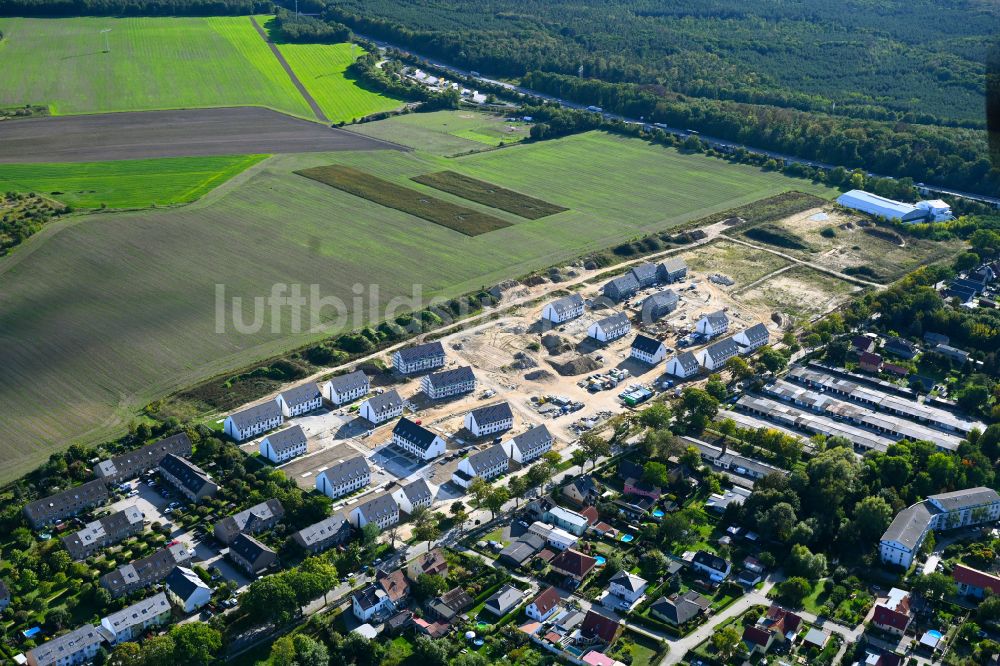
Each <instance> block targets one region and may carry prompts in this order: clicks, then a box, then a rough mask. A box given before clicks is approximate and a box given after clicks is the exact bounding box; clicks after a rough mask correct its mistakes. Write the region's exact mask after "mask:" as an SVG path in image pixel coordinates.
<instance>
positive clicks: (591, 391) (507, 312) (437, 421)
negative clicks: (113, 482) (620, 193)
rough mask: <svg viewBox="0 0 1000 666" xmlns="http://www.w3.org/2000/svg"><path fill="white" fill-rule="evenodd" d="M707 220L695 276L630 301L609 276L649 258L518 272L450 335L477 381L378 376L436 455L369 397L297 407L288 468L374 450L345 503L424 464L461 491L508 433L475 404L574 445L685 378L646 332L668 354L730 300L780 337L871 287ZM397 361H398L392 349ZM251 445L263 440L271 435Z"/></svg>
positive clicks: (423, 469) (693, 251)
mask: <svg viewBox="0 0 1000 666" xmlns="http://www.w3.org/2000/svg"><path fill="white" fill-rule="evenodd" d="M705 231H706V232H707V233H706V236H705V237H704V238H703V239H702V240H700V241H699V242H696V243H694V244H691V245H688V246H686V247H684V248H681V249H679V250H676V251H672V252H671V253H670V255H671V256H677V257H680V258H682V259H684V260H685V262H686V263H687V265H688V274H687V276H686V277H685V278H684V279H683V280H681V281H678V282H675V283H674V284H669V285H655V286H652V287H649V288H646V289H643V290H641V291H640V292H639V293H637V294H635V295H634V296H632V297H631V298H630V299H629V300H627V301H625V302H623V303H611V302H609V301H608V300H607V299H605V298H603V297H602V296H601V289H602V287H603V285H604V284H605V283H606V282H607V281H608V280H610V279H611V278H612V277H614V275H615V273H621V272H624V271H625V270H627V269H628V268H631V266H632V265H634V264H635V263H638V262H630V264H627V265H623V266H621V267H620V268H619V269H617V270H616V271H612V272H610V273H609V272H607V271H605V272H603V273H602V271H600V270H598V269H594V268H586V267H584V265H583V264H582V263H577V264H574V265H571V266H565V267H561V268H557V269H552V270H550V271H549V273H548V275H547V276H546V277H543V278H540V279H535V280H532V281H531V283H530V286H528V285H525V284H520V283H512V284H510V285H504V286H505V287H507V288H506V289H504V290H503V296H502V298H501V302H500V306H501V307H500V308H498V311H499V312H498V314H497V315H496V316H494V317H492V318H490V317H487V318H485V319H483V320H481V321H479V322H476V323H475V324H470V325H469V326H468V327H462V328H460V329H459V330H457V331H455V332H453V333H450V334H448V335H445V336H443V337H441V338H440V341H441V343H442V345H443V346H444V349H445V354H446V357H447V361H446V366H445V369H453V368H458V367H463V366H470V367H472V369H473V371H474V374H475V376H476V380H477V385H476V390H475V391H474V392H473V393H470V394H467V395H464V396H457V397H454V398H449V399H444V400H438V401H434V400H431V399H429V398H428V397H427V396H426V395H424V393H423V392H422V390H421V387H420V381H421V376H420V375H417V376H408V377H403V376H401V375H399V374H398V373H395V372H386V373H382V374H378V375H374V376H372V378H371V379H372V388H373V391H385V390H390V389H395V390H396V391H398V393H399V394H400V396H401V397H402V398H403V401H404V404H405V408H406V409H405V412H404V414H405V415H406V416H407V417H409V418H411V419H414V420H417V421H419V422H420V424H421V425H423V426H424V427H426V428H429V429H431V430H433V431H434V432H436V433H437V434H439V435H441V436H442V437H443V438H444V439H445V441H446V442H447V445H448V451H447V453H446V454H445V455H443V456H441V457H439V458H437V459H436V460H432V461H430V462H425V461H422V460H419V459H416V458H415V457H413V456H411V455H410V454H407V453H405V452H403V451H402V450H401V449H399V448H398V447H396V446H394V445H392V444H391V439H392V428H393V426H394V425H395V423H396V421H397V419H391V420H390V421H389V422H387V423H384V424H382V425H379V426H375V427H373V426H372V424H370V423H368V422H367V421H366V420H364V419H362V418H361V417H359V416H358V415H357V404H355V405H352V406H345V407H340V408H334V409H324V410H320V411H319V412H315V413H313V414H311V415H308V416H305V417H301V418H298V419H296V423H298V424H300V425H301V426H302V427H303V429H304V430H305V432H306V435H307V437H308V441H309V450H308V452H307V454H306V455H305V456H301V457H299V458H296V459H294V460H292V461H291V462H289V463H286V464H285V465H283V466H281V468H282V469H283V471H284V472H285V473H286V474H287V475H288V476H289V478H292V479H295V481H296V482H297V483H298V484H299V485H300V486H301V487H303V488H312V487H313V485H314V484H315V479H316V475H318V474H319V473H320V472H322V471H323V470H325V469H327V468H329V467H332V466H333V465H335V464H337V463H338V462H340V461H342V460H344V459H346V458H349V457H352V456H355V455H359V454H360V455H364V456H365V457H366V458H367V459H368V462H369V465H370V467H371V469H372V473H373V479H372V484H371V486H370V487H369V489H367V490H366V491H365V492H364V493H363V494H362V495H360V496H357V497H353V498H343V499H341V500H338V502H337V506H338V507H342V508H344V509H347V510H349V509H350V508H352V505H355V504H356V503H357V502H359V501H365V500H368V499H371V498H372V497H375V496H376V495H378V494H382V493H384V492H391V491H392V490H393V489H394V488H395V487H396V486H397V484H400V483H406V482H409V481H412V480H414V479H416V478H425V479H427V480H428V481H430V482H431V483H433V484H434V485H436V486H438V487H439V489H440V490H439V492H438V496H437V499H438V500H439V501H448V500H451V499H455V498H458V497H460V496H462V495H463V494H464V491H463V490H462V489H461V488H459V487H457V486H455V485H454V484H452V483H450V479H451V475H452V473H453V472H454V471H455V469H456V468H457V466H458V464H459V462H460V460H461V458H463V457H464V456H465V455H466V454H467V453H469V452H472V451H475V450H482V449H484V448H486V447H488V446H491V445H492V444H493V443H494V441H496V440H495V436H489V437H485V438H480V439H477V438H475V437H474V436H473V435H472V434H471V433H469V432H468V431H467V430H466V429H465V427H464V417H465V415H466V414H467V413H468V412H469V411H471V410H472V409H475V408H477V407H481V406H485V405H489V404H492V403H495V402H499V401H506V402H508V403H509V405H510V407H511V410H512V412H513V414H514V427H513V428H512V430H510V431H508V432H506V433H502V435H503V437H504V439H506V438H509V437H512V436H514V435H517V434H519V433H522V432H524V431H526V430H528V429H530V428H532V427H534V426H536V425H540V424H545V425H546V426H547V427H548V428H549V430H550V432H551V433H552V434H553V436H554V437H555V444H554V447H553V448H554V449H555V450H557V451H568V450H571V448H572V446H573V442H575V440H576V439H577V438H578V437H579V436H580V434H581V433H582V432H585V431H586V430H589V429H591V428H593V427H596V426H598V425H600V424H601V423H602V422H603V421H604V420H606V419H608V418H610V417H611V416H613V415H615V414H618V413H621V412H622V411H623V410H625V409H628V408H629V407H628V406H627V405H625V404H624V402H623V400H622V398H621V397H620V394H622V393H623V392H625V391H628V390H630V389H632V388H638V387H642V388H645V389H648V392H649V395H652V394H655V393H658V392H662V391H675V390H677V386H676V384H674V380H675V378H672V377H669V376H667V375H666V374H665V367H666V365H665V363H663V362H661V363H659V364H657V365H656V366H651V365H648V364H645V363H643V362H640V361H637V360H635V359H632V358H631V356H630V349H631V344H632V341H633V340H634V339H635V336H636V334H637V333H643V334H644V335H647V336H649V337H652V338H655V339H657V340H660V341H661V342H662V343H663V344H664V345H665V347H666V348H667V358H668V359H669V358H670V357H671V356H672V355H674V354H675V353H677V352H678V350H679V349H680V350H681V351H688V350H690V351H695V352H696V351H698V350H699V349H700V348H701V347H703V346H704V344H706V343H702V342H698V341H696V340H692V337H691V335H690V334H691V333H692V332H693V331H694V329H695V324H696V322H697V321H698V319H699V318H700V317H701V316H702V315H704V314H707V313H709V312H715V311H718V310H724V311H725V312H726V314H727V315H728V317H729V321H730V324H729V331H728V333H727V335H732V334H735V333H737V332H739V331H740V330H743V329H745V328H748V327H750V326H753V325H755V324H757V323H764V324H765V325H766V326H767V327H768V329H769V331H770V333H771V341H772V344H774V343H777V342H778V341H779V340H780V339H781V337H782V335H783V333H784V331H785V330H788V329H790V328H792V327H794V326H796V325H797V324H799V323H802V321H803V320H804V319H805V318H810V317H813V316H818V315H819V314H821V313H824V312H827V311H829V310H830V309H832V308H834V307H836V306H837V305H838V304H839V303H841V302H843V301H844V300H845V299H846V298H847V297H848V296H849V295H850V294H851V293H852V292H854V291H857V290H859V289H861V288H862V287H861V285H860V284H858V281H856V280H855V281H852V279H851V278H850V277H849V276H841V275H839V274H837V272H836V271H834V270H831V269H830V268H827V267H825V266H822V265H817V264H813V263H812V262H811V261H809V260H808V259H807V258H799V257H796V256H792V255H789V254H787V253H784V252H780V251H777V250H775V249H772V248H769V247H766V246H763V245H759V244H755V243H751V242H748V241H745V240H742V239H741V238H735V237H732V236H729V235H728V234H731V233H732V231H733V230H732V229H730V228H726V227H725V226H724V225H713V226H712V227H707V228H706V229H705ZM722 231H727V232H728V233H727V235H722V233H721V232H722ZM663 258H665V257H664V256H656V257H653V258H651V261H654V262H657V261H662V260H663ZM667 289H670V290H673V291H674V292H675V293H676V294H677V295H678V306H677V308H676V309H675V310H674V311H672V312H670V313H669V314H667V315H666V316H664V317H662V318H661V319H659V320H658V321H655V322H647V323H644V322H643V321H642V316H641V312H642V304H643V302H644V300H645V299H646V298H648V297H649V296H650V295H652V294H654V293H656V292H658V291H664V290H667ZM569 293H578V294H580V295H581V296H582V298H583V299H584V302H585V304H586V307H585V310H584V314H583V315H582V316H581V317H578V318H577V319H574V320H572V321H569V322H565V323H563V324H561V325H558V326H555V327H553V326H551V325H550V324H549V323H548V322H545V323H544V325H543V322H542V320H541V312H542V309H543V307H544V306H545V305H546V304H547V303H549V302H551V301H552V300H555V299H557V298H559V297H562V296H565V295H567V294H569ZM505 303H506V304H508V307H506V308H504V307H503V306H504V304H505ZM616 312H624V313H626V314H627V315H628V317H629V319H630V320H631V322H632V329H631V330H630V331H629V332H628V333H627V334H626V335H624V336H622V337H621V338H619V339H617V340H614V341H612V342H609V343H601V342H598V341H596V340H594V339H593V338H590V337H589V336H588V329H589V328H590V326H591V325H592V324H593V323H595V322H597V321H598V320H600V319H603V318H605V317H608V316H610V315H612V314H615V313H616ZM383 361H384V364H385V366H386V367H391V360H390V359H389V358H388V354H386V355H385V357H384V358H383ZM703 379H704V376H702V378H701V380H703ZM696 381H698V380H690V382H691V383H694V382H696ZM640 408H641V407H640ZM244 447H245V449H246V450H248V451H250V450H256V447H257V442H256V441H255V442H250V443H247V444H245V445H244Z"/></svg>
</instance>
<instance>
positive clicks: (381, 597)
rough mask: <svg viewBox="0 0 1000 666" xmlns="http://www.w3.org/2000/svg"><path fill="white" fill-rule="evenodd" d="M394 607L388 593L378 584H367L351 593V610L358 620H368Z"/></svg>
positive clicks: (386, 612)
mask: <svg viewBox="0 0 1000 666" xmlns="http://www.w3.org/2000/svg"><path fill="white" fill-rule="evenodd" d="M394 609H395V606H394V605H393V603H392V600H391V599H390V598H389V595H388V594H386V593H385V590H382V589H380V588H379V587H378V585H369V586H368V587H367V588H364V589H362V590H359V591H357V592H355V593H354V594H352V595H351V610H352V611H353V612H354V617H356V618H358V621H360V622H368V621H369V620H370V619H372V618H373V617H375V616H376V615H385V614H388V613H390V612H392V611H393V610H394Z"/></svg>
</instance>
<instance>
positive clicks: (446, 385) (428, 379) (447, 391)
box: [420, 368, 476, 400]
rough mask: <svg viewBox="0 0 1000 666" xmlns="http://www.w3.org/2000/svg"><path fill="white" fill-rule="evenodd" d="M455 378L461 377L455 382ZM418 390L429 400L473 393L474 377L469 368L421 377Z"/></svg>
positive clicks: (474, 387) (474, 388) (474, 386)
mask: <svg viewBox="0 0 1000 666" xmlns="http://www.w3.org/2000/svg"><path fill="white" fill-rule="evenodd" d="M456 377H462V379H461V381H456ZM420 390H421V391H423V392H424V395H426V396H427V397H428V398H430V399H431V400H443V399H444V398H450V397H452V396H455V395H463V394H465V393H472V392H473V391H475V390H476V377H475V375H473V374H472V369H471V368H467V369H460V370H457V371H449V370H446V371H444V372H440V373H435V374H432V375H425V376H424V377H422V378H421V380H420Z"/></svg>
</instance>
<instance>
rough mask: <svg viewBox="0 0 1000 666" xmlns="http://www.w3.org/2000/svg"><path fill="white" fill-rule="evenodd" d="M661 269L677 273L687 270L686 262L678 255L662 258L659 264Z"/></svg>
mask: <svg viewBox="0 0 1000 666" xmlns="http://www.w3.org/2000/svg"><path fill="white" fill-rule="evenodd" d="M660 265H661V266H663V269H664V270H665V271H666V272H668V273H677V272H678V271H686V270H687V267H688V265H687V262H686V261H684V260H683V259H681V258H680V257H670V258H669V259H664V260H663V263H662V264H660Z"/></svg>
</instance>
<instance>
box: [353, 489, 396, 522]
mask: <svg viewBox="0 0 1000 666" xmlns="http://www.w3.org/2000/svg"><path fill="white" fill-rule="evenodd" d="M358 511H360V512H361V515H362V516H364V517H365V519H366V520H369V521H374V520H375V519H376V518H377V517H379V516H385V515H390V516H391V515H393V514H397V513H399V505H397V504H396V500H394V499H392V495H382V496H381V497H376V498H375V499H371V500H368V501H367V502H365V503H364V504H362V505H361V506H359V507H358Z"/></svg>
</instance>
